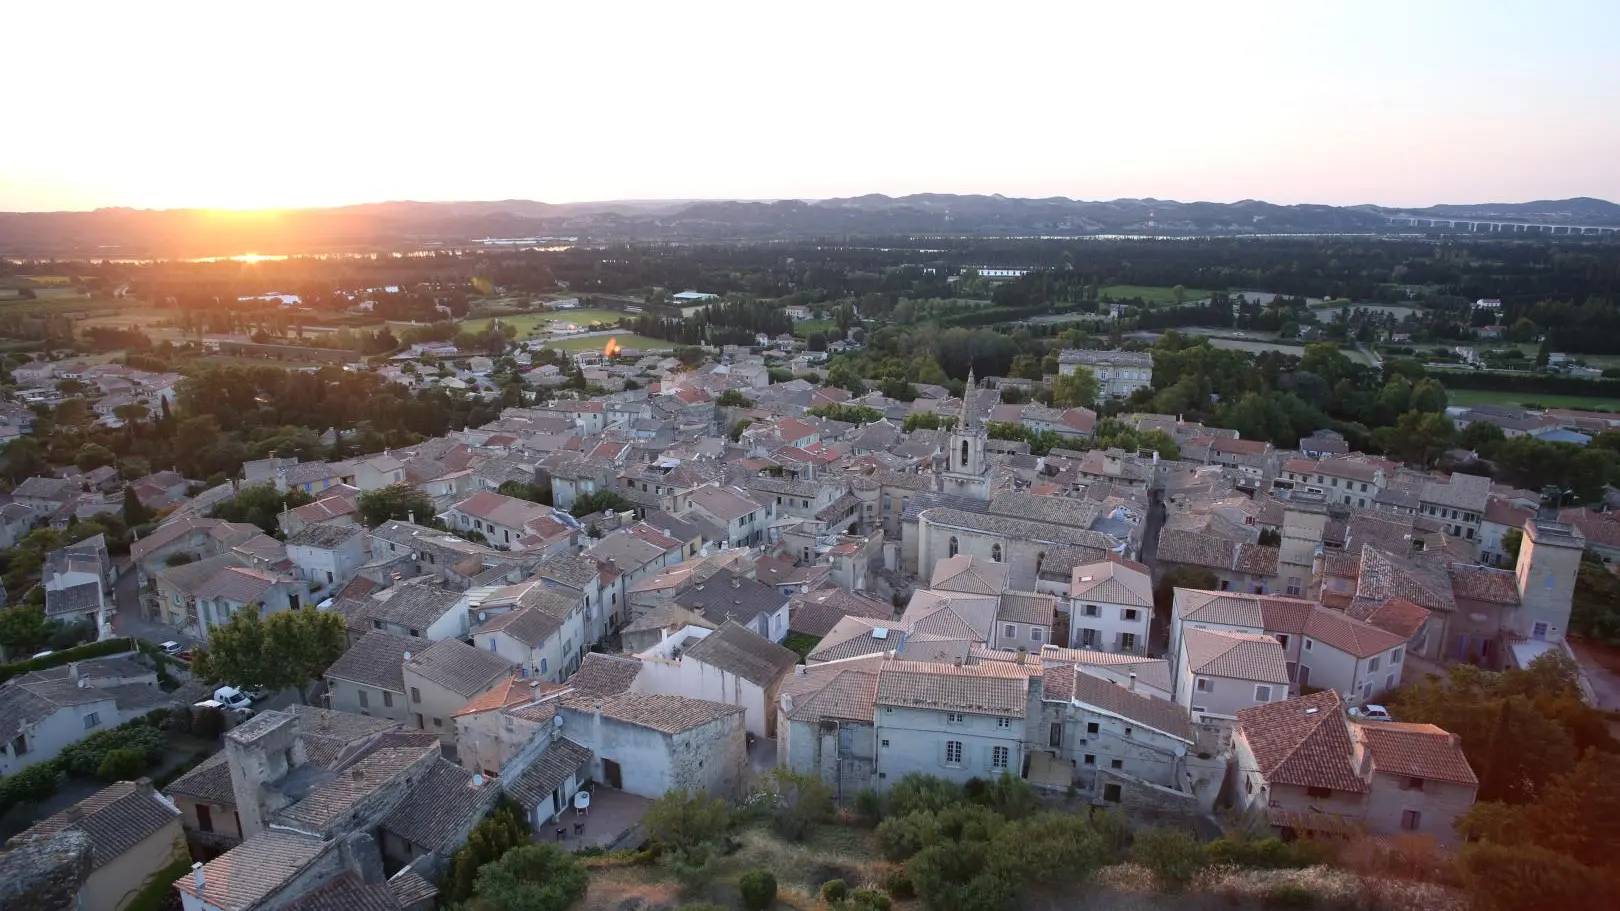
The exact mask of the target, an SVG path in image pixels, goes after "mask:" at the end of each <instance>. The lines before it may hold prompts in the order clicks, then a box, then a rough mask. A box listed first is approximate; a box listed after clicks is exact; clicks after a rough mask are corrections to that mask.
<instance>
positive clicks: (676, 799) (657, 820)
mask: <svg viewBox="0 0 1620 911" xmlns="http://www.w3.org/2000/svg"><path fill="white" fill-rule="evenodd" d="M731 823H732V814H731V808H730V807H728V806H726V802H725V801H724V800H721V799H720V798H718V797H710V796H709V795H707V794H701V793H698V792H695V791H686V790H675V791H670V792H668V793H666V794H665V795H664V796H662V797H660V798H658V799H657V800H655V801H653V802H652V804H651V805H650V806H649V807H647V813H646V815H645V816H643V817H642V818H641V824H642V826H643V827H644V828H646V830H647V836H648V838H650V839H652V842H653V844H654V845H656V846H657V847H659V848H660V849H663V850H667V851H678V850H680V849H682V848H694V847H696V846H698V845H701V844H705V843H717V842H719V841H720V840H721V839H723V838H725V836H726V833H727V832H728V831H730V829H731Z"/></svg>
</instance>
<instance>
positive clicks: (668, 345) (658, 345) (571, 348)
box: [546, 332, 675, 354]
mask: <svg viewBox="0 0 1620 911" xmlns="http://www.w3.org/2000/svg"><path fill="white" fill-rule="evenodd" d="M610 338H616V339H618V340H619V344H620V345H622V346H623V347H625V348H639V349H640V350H642V351H657V350H665V351H667V350H669V349H672V348H674V347H675V343H674V342H666V341H664V340H663V339H661V338H648V337H647V336H645V335H635V334H634V333H626V332H617V333H615V332H599V333H596V334H594V335H576V336H574V337H573V338H562V339H552V340H550V341H547V342H546V347H547V348H556V349H557V350H559V351H566V352H568V353H569V354H577V353H578V352H581V351H600V350H602V346H603V345H606V344H607V341H608V339H610Z"/></svg>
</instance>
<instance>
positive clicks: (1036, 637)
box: [1029, 626, 1041, 642]
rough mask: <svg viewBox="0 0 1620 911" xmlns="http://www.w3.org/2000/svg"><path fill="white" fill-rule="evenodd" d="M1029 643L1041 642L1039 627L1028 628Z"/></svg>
mask: <svg viewBox="0 0 1620 911" xmlns="http://www.w3.org/2000/svg"><path fill="white" fill-rule="evenodd" d="M1029 641H1031V642H1039V641H1041V628H1040V627H1038V626H1032V627H1030V628H1029Z"/></svg>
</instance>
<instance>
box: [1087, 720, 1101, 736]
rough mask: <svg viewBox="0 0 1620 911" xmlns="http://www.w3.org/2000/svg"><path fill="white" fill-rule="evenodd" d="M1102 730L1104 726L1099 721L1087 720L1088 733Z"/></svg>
mask: <svg viewBox="0 0 1620 911" xmlns="http://www.w3.org/2000/svg"><path fill="white" fill-rule="evenodd" d="M1100 730H1102V727H1101V725H1099V724H1098V723H1097V722H1095V721H1088V722H1086V733H1087V734H1095V733H1097V732H1098V731H1100Z"/></svg>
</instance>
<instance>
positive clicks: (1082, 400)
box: [1052, 367, 1098, 408]
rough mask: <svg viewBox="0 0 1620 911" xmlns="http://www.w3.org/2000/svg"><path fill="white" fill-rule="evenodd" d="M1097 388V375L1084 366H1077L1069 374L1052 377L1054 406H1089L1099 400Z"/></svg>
mask: <svg viewBox="0 0 1620 911" xmlns="http://www.w3.org/2000/svg"><path fill="white" fill-rule="evenodd" d="M1097 390H1098V386H1097V377H1096V375H1095V374H1093V373H1092V372H1091V371H1090V370H1087V369H1086V368H1084V367H1076V368H1074V372H1073V373H1071V374H1069V375H1068V376H1061V375H1059V376H1055V377H1053V378H1052V406H1053V407H1054V408H1073V407H1075V406H1077V405H1078V406H1081V407H1084V408H1089V407H1091V406H1092V405H1094V404H1096V402H1097Z"/></svg>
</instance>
